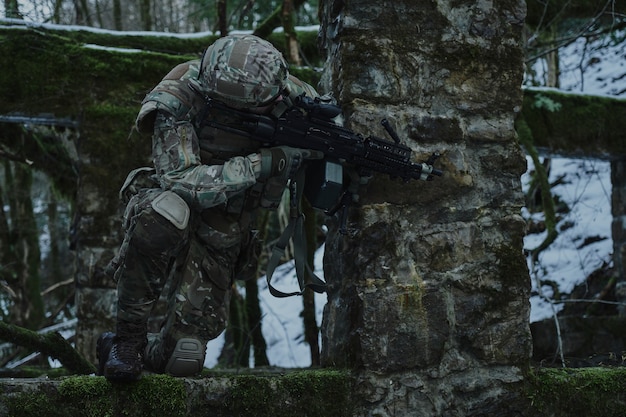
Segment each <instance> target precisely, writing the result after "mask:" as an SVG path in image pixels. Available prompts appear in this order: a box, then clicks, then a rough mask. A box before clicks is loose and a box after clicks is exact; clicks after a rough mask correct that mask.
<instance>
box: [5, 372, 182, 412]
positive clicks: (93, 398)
mask: <svg viewBox="0 0 626 417" xmlns="http://www.w3.org/2000/svg"><path fill="white" fill-rule="evenodd" d="M3 400H4V402H5V405H6V407H7V411H8V415H9V416H20V417H41V416H46V417H56V416H63V417H73V416H80V417H103V416H142V417H150V416H154V417H161V416H168V417H177V416H185V415H186V414H187V402H186V400H187V392H186V389H185V386H184V383H183V380H181V379H177V378H173V377H170V376H167V375H150V376H145V377H143V378H142V379H141V380H140V381H138V382H136V383H129V384H119V383H118V384H112V383H110V382H108V381H107V380H106V379H105V378H103V377H94V376H80V377H70V378H67V379H63V380H62V381H61V383H60V384H58V386H57V388H56V390H55V389H54V388H53V387H52V386H51V384H48V383H46V382H45V381H44V382H42V383H41V384H40V385H38V388H37V391H35V392H24V393H20V394H18V395H15V396H5V397H4V398H3Z"/></svg>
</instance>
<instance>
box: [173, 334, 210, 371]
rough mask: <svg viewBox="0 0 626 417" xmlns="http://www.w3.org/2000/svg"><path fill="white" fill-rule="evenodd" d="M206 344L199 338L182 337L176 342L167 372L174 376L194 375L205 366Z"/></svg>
mask: <svg viewBox="0 0 626 417" xmlns="http://www.w3.org/2000/svg"><path fill="white" fill-rule="evenodd" d="M205 354H206V344H204V343H202V342H201V341H200V340H198V339H192V338H187V337H185V338H182V339H179V340H178V342H176V347H175V348H174V352H172V355H171V356H170V359H169V360H168V362H167V365H165V372H166V373H168V374H170V375H172V376H192V375H195V374H197V373H199V372H200V371H201V370H202V368H203V367H204V356H205Z"/></svg>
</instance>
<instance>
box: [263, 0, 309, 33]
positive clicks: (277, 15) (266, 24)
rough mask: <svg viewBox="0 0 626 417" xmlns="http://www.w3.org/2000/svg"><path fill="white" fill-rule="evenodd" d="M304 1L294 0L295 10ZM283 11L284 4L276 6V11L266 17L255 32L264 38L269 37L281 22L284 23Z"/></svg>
mask: <svg viewBox="0 0 626 417" xmlns="http://www.w3.org/2000/svg"><path fill="white" fill-rule="evenodd" d="M304 2H305V0H293V8H294V10H297V9H298V7H300V6H302V4H304ZM282 13H283V6H282V5H281V6H280V7H278V8H276V10H274V13H272V15H271V16H269V17H268V18H267V19H265V20H264V21H263V23H261V24H260V25H259V26H258V27H257V28H256V29H255V30H254V34H255V35H256V36H258V37H260V38H264V39H265V38H267V37H268V36H269V35H271V33H272V32H273V31H274V29H276V28H277V27H279V26H280V25H281V24H283V21H282Z"/></svg>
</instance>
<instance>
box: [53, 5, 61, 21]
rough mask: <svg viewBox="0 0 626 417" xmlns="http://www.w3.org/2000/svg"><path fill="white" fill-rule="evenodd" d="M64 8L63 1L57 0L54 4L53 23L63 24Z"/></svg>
mask: <svg viewBox="0 0 626 417" xmlns="http://www.w3.org/2000/svg"><path fill="white" fill-rule="evenodd" d="M62 8H63V0H56V1H55V2H54V12H53V14H52V23H60V22H61V18H60V17H61V16H60V14H61V9H62Z"/></svg>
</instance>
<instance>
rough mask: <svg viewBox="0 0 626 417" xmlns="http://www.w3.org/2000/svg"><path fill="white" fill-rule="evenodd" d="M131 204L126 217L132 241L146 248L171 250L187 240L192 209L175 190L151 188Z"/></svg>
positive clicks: (144, 249) (157, 251)
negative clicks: (129, 213)
mask: <svg viewBox="0 0 626 417" xmlns="http://www.w3.org/2000/svg"><path fill="white" fill-rule="evenodd" d="M129 206H130V210H127V216H126V217H127V229H128V231H129V232H130V233H132V239H131V244H132V245H134V246H136V247H140V248H141V251H142V252H147V253H163V252H170V251H172V250H175V248H178V247H182V246H183V245H184V243H185V242H186V241H187V239H188V234H189V219H190V217H191V211H190V209H189V206H187V203H185V201H184V200H183V199H182V198H180V197H179V196H178V195H176V194H175V193H173V192H172V191H160V190H151V192H149V193H146V194H145V195H143V196H138V198H137V199H134V198H133V200H131V202H130V203H129ZM129 211H130V212H131V215H130V216H128V212H129Z"/></svg>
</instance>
